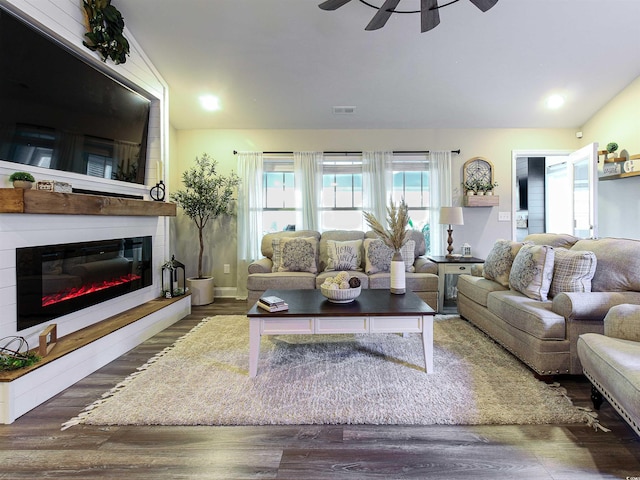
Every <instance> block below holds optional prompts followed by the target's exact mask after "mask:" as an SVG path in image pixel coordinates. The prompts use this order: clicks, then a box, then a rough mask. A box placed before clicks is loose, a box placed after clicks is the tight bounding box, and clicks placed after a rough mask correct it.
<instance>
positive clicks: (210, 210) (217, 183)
mask: <svg viewBox="0 0 640 480" xmlns="http://www.w3.org/2000/svg"><path fill="white" fill-rule="evenodd" d="M195 163H196V164H195V166H193V167H191V168H190V169H189V170H186V171H185V172H183V173H182V183H184V185H185V187H186V189H185V190H179V191H177V192H174V193H171V195H170V198H171V200H173V201H175V202H176V203H177V204H178V206H179V207H181V208H182V209H183V210H184V213H185V215H186V216H187V217H189V218H190V219H191V220H193V222H194V223H195V225H196V227H197V228H198V239H199V242H200V251H199V254H198V276H197V277H192V278H187V286H188V287H189V290H190V291H191V303H192V304H193V305H208V304H209V303H213V300H214V294H213V277H212V276H205V275H204V274H203V272H202V256H203V254H204V228H205V227H206V226H207V223H208V222H209V220H211V219H215V218H217V217H219V216H222V215H232V214H233V209H232V201H233V193H234V190H235V188H236V187H237V186H238V184H239V183H240V177H238V175H236V174H235V173H233V172H232V173H230V174H229V175H227V176H225V175H219V174H218V173H217V171H216V167H217V166H218V162H217V161H216V160H214V159H213V158H212V157H210V156H209V155H208V154H206V153H203V154H202V156H201V157H200V158H198V157H196V160H195Z"/></svg>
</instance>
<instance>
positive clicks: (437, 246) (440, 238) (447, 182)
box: [429, 151, 453, 255]
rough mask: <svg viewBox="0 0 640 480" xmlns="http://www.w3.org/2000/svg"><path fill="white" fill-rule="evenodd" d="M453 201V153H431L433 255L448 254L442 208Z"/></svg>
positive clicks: (430, 220)
mask: <svg viewBox="0 0 640 480" xmlns="http://www.w3.org/2000/svg"><path fill="white" fill-rule="evenodd" d="M452 201H453V194H452V188H451V151H443V152H430V153H429V223H430V236H431V253H432V254H433V255H445V254H446V247H445V245H446V238H445V232H446V227H445V226H444V225H440V207H450V206H452V205H451V203H452Z"/></svg>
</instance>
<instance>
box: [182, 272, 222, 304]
mask: <svg viewBox="0 0 640 480" xmlns="http://www.w3.org/2000/svg"><path fill="white" fill-rule="evenodd" d="M213 287H214V283H213V277H206V278H187V288H188V289H189V291H190V292H191V305H209V304H210V303H213V301H214V298H215V292H214V289H213Z"/></svg>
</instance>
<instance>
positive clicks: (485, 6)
mask: <svg viewBox="0 0 640 480" xmlns="http://www.w3.org/2000/svg"><path fill="white" fill-rule="evenodd" d="M469 1H470V2H471V3H473V4H474V5H475V6H476V7H478V8H479V9H480V10H482V11H483V12H486V11H487V10H489V9H490V8H491V7H493V6H494V5H495V4H496V3H498V0H469Z"/></svg>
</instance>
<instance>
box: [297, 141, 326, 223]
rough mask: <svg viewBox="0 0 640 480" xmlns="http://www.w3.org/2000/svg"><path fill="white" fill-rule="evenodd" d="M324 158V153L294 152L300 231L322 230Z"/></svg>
mask: <svg viewBox="0 0 640 480" xmlns="http://www.w3.org/2000/svg"><path fill="white" fill-rule="evenodd" d="M322 158H323V155H322V152H293V173H294V178H295V189H296V228H297V229H299V230H316V231H317V230H320V218H319V213H318V212H319V209H318V206H319V205H320V200H321V197H320V194H321V192H322Z"/></svg>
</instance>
